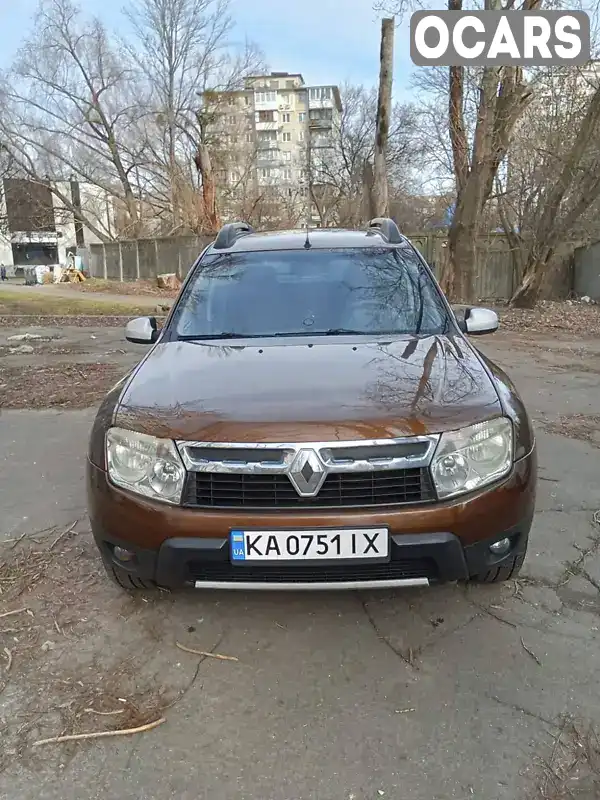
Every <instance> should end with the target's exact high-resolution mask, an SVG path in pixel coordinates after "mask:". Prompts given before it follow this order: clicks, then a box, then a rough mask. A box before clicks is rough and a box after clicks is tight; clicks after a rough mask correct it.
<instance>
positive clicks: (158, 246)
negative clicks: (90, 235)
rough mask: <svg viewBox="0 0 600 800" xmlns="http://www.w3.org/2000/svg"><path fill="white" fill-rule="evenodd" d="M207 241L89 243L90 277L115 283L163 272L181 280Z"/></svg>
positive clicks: (153, 240)
mask: <svg viewBox="0 0 600 800" xmlns="http://www.w3.org/2000/svg"><path fill="white" fill-rule="evenodd" d="M209 241H210V238H208V237H206V238H203V237H200V236H181V237H178V238H165V239H134V240H129V241H127V240H123V241H119V242H110V243H108V244H92V245H90V254H89V267H88V269H89V272H90V275H91V276H92V277H93V278H104V279H108V280H116V281H135V280H151V279H152V278H156V276H157V275H161V274H163V273H165V272H175V273H176V274H177V275H178V277H179V278H181V279H183V278H185V276H186V275H187V273H188V272H189V270H190V267H191V266H192V264H193V263H194V261H195V260H196V259H197V257H198V255H199V254H200V253H201V252H202V250H203V249H204V248H205V247H206V245H207V244H208V243H209Z"/></svg>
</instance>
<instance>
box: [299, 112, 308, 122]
mask: <svg viewBox="0 0 600 800" xmlns="http://www.w3.org/2000/svg"><path fill="white" fill-rule="evenodd" d="M305 120H306V112H304V111H301V112H300V113H299V114H298V122H304V121H305Z"/></svg>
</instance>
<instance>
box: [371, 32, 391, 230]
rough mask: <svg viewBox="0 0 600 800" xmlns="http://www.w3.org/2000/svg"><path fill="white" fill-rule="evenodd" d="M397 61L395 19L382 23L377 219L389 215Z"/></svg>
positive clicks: (375, 169)
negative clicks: (389, 151) (389, 150)
mask: <svg viewBox="0 0 600 800" xmlns="http://www.w3.org/2000/svg"><path fill="white" fill-rule="evenodd" d="M393 59H394V20H393V18H392V19H383V20H382V21H381V50H380V53H379V97H378V100H377V122H376V129H375V156H374V161H373V209H374V211H375V216H376V217H387V216H388V213H389V201H388V182H387V167H386V154H387V143H388V134H389V129H390V114H391V107H392V72H393Z"/></svg>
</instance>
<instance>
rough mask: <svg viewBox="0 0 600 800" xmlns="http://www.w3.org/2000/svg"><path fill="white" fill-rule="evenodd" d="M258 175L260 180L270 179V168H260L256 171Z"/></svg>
mask: <svg viewBox="0 0 600 800" xmlns="http://www.w3.org/2000/svg"><path fill="white" fill-rule="evenodd" d="M258 174H259V175H260V177H261V178H270V177H271V168H270V167H261V169H259V170H258Z"/></svg>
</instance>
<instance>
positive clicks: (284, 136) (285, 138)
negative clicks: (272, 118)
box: [281, 131, 292, 142]
mask: <svg viewBox="0 0 600 800" xmlns="http://www.w3.org/2000/svg"><path fill="white" fill-rule="evenodd" d="M281 141H282V142H291V141H292V134H291V133H290V132H289V131H286V132H285V133H282V134H281Z"/></svg>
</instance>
